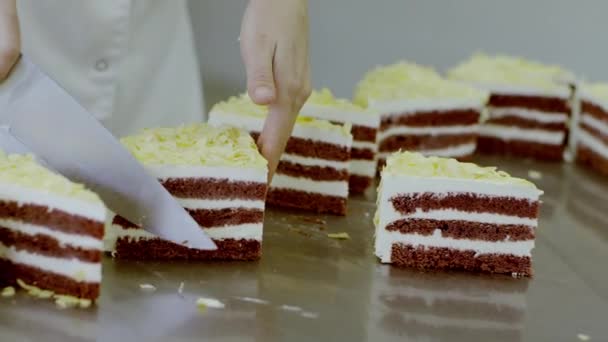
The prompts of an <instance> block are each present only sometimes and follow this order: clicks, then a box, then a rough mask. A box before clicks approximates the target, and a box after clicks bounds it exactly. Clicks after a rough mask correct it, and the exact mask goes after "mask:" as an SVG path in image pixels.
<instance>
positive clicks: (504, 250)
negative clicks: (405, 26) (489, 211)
mask: <svg viewBox="0 0 608 342" xmlns="http://www.w3.org/2000/svg"><path fill="white" fill-rule="evenodd" d="M397 243H403V244H406V245H412V246H414V247H417V246H424V247H436V248H449V249H455V250H459V251H475V253H476V255H484V254H509V255H515V256H520V257H529V256H530V255H531V251H532V249H533V248H534V240H524V241H484V240H468V239H453V238H444V237H443V236H441V230H439V229H436V230H435V231H434V232H433V235H429V236H424V235H420V234H402V233H400V232H398V231H390V232H389V231H386V230H384V229H383V227H382V229H379V230H376V243H375V249H376V256H378V257H379V258H380V260H381V261H382V262H383V263H390V262H391V251H392V247H393V244H397Z"/></svg>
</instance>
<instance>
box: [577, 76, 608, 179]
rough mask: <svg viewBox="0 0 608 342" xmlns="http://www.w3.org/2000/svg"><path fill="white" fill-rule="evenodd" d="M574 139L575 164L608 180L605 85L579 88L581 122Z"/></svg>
mask: <svg viewBox="0 0 608 342" xmlns="http://www.w3.org/2000/svg"><path fill="white" fill-rule="evenodd" d="M573 135H574V140H575V142H576V143H575V144H576V147H575V148H576V160H577V162H578V163H579V164H580V165H583V166H586V167H589V168H591V169H593V170H595V171H597V172H599V173H602V174H604V175H606V176H608V84H606V83H597V84H584V85H583V86H582V87H581V91H580V118H579V122H578V127H577V130H576V131H575V132H574V133H573Z"/></svg>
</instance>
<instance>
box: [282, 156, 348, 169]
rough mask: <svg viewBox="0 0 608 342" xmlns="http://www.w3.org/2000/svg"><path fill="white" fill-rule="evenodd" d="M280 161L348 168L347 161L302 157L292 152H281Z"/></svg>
mask: <svg viewBox="0 0 608 342" xmlns="http://www.w3.org/2000/svg"><path fill="white" fill-rule="evenodd" d="M281 161H286V162H290V163H293V164H300V165H304V166H318V167H330V168H333V169H336V170H348V166H349V164H348V161H334V160H327V159H320V158H311V157H302V156H296V155H294V154H287V153H283V155H282V156H281Z"/></svg>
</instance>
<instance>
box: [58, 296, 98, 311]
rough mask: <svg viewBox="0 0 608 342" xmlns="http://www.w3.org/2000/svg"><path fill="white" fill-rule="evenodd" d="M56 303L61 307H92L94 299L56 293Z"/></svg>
mask: <svg viewBox="0 0 608 342" xmlns="http://www.w3.org/2000/svg"><path fill="white" fill-rule="evenodd" d="M53 298H54V299H55V305H57V306H58V307H59V308H61V309H67V308H74V307H79V308H82V309H86V308H89V307H91V304H92V302H93V301H92V300H90V299H83V298H77V297H73V296H65V295H54V296H53Z"/></svg>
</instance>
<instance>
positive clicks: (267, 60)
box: [241, 14, 276, 105]
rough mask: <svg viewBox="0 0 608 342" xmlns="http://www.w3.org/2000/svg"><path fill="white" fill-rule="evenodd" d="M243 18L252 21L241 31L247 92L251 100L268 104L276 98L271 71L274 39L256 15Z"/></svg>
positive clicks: (274, 45) (260, 103)
mask: <svg viewBox="0 0 608 342" xmlns="http://www.w3.org/2000/svg"><path fill="white" fill-rule="evenodd" d="M244 19H245V20H250V21H252V22H251V23H249V25H243V28H244V30H245V31H243V32H241V54H242V56H243V63H244V64H245V69H246V72H247V92H248V93H249V97H251V99H252V100H253V102H255V103H257V104H259V105H268V104H271V103H273V102H274V101H275V100H276V87H275V78H274V72H273V57H274V52H275V47H276V40H274V39H273V38H272V37H273V36H272V35H271V34H270V32H268V30H267V29H266V27H267V25H266V23H262V22H256V20H258V19H257V17H252V16H249V18H248V15H247V14H245V18H244ZM245 28H247V29H245Z"/></svg>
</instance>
